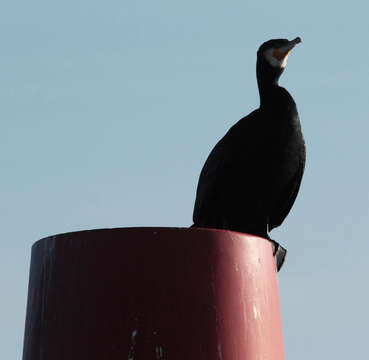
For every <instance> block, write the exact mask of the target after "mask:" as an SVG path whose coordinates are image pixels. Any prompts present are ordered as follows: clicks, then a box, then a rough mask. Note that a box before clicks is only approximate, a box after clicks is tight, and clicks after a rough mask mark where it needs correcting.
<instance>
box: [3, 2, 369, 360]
mask: <svg viewBox="0 0 369 360" xmlns="http://www.w3.org/2000/svg"><path fill="white" fill-rule="evenodd" d="M368 14H369V6H368V3H367V1H364V0H362V1H355V0H354V1H347V2H336V1H327V2H322V1H320V0H319V1H318V0H311V1H306V2H304V3H303V2H297V1H273V2H265V1H254V2H247V1H227V2H226V1H221V2H220V1H194V0H187V1H181V2H177V1H173V0H171V1H169V0H167V1H163V0H157V1H148V0H142V1H139V0H136V1H130V0H128V1H104V2H100V1H96V0H89V1H87V0H73V1H71V0H64V1H58V2H54V1H46V0H44V1H40V0H34V1H22V0H20V1H12V2H10V1H8V2H6V3H3V4H2V5H1V6H0V98H1V101H0V115H1V117H0V166H1V176H0V185H1V189H2V195H1V202H0V219H1V220H0V222H1V249H0V286H1V289H2V292H1V295H0V358H1V359H20V358H21V354H22V348H23V332H24V321H25V307H26V299H27V286H28V275H29V260H30V250H31V245H32V244H33V243H34V242H35V241H36V240H38V239H39V238H42V237H45V236H48V235H53V234H56V233H61V232H68V231H75V230H82V229H94V228H102V227H126V226H188V225H190V224H191V217H192V209H193V202H194V196H195V189H196V185H197V180H198V175H199V173H200V170H201V167H202V165H203V163H204V161H205V159H206V157H207V155H208V153H209V151H210V150H211V148H212V147H213V146H214V145H215V143H216V142H217V141H218V140H219V139H220V137H222V136H223V135H224V133H225V132H226V131H227V129H228V128H229V127H230V126H232V125H233V124H234V123H235V122H236V121H237V120H239V119H240V118H241V117H243V116H244V115H247V114H248V113H249V112H250V111H252V110H254V109H255V108H256V107H257V106H258V104H259V99H258V92H257V86H256V78H255V61H256V51H257V48H258V47H259V45H260V44H261V43H262V42H264V41H266V40H269V39H270V38H276V37H286V38H289V39H292V38H295V37H296V36H300V37H301V38H302V40H303V42H302V44H300V45H298V46H297V47H296V49H295V50H294V51H293V52H292V54H291V55H290V57H289V61H288V64H287V68H286V71H285V72H284V74H283V75H282V77H281V81H280V83H281V85H283V86H285V87H286V88H287V89H288V90H289V91H290V92H291V94H292V95H293V96H294V98H295V101H296V103H297V106H298V110H299V113H300V118H301V122H302V127H303V131H304V134H305V138H306V143H307V167H306V172H305V176H304V179H303V184H302V188H301V190H300V195H299V196H298V199H297V201H296V203H295V206H294V208H293V210H292V212H291V213H290V215H289V217H288V219H287V220H286V221H285V222H284V224H283V225H282V227H281V228H280V229H277V230H275V231H273V232H272V236H273V237H274V238H275V239H276V240H277V241H279V242H281V243H282V244H283V245H285V246H286V247H287V248H288V250H289V254H288V258H287V262H286V264H285V267H284V268H283V270H282V271H281V273H280V275H279V284H280V297H281V308H282V320H283V331H284V344H285V351H286V359H290V360H292V359H299V360H308V359H309V360H311V359H335V360H340V359H345V360H346V359H355V358H356V359H363V358H366V357H367V354H368V349H367V343H368V340H367V338H368V323H369V311H368V304H369V288H368V286H369V284H368V250H369V244H368V236H367V233H368V231H367V229H366V227H367V226H368V220H369V210H368V201H369V192H368V183H369V169H368V159H367V157H368V153H369V151H368V131H369V124H368V120H369V107H368V105H369V101H368V100H369V96H368V84H369V71H368V64H369V46H368V33H369V31H368V30H369V25H368V21H367V18H368Z"/></svg>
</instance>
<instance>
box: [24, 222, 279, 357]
mask: <svg viewBox="0 0 369 360" xmlns="http://www.w3.org/2000/svg"><path fill="white" fill-rule="evenodd" d="M41 359H46V360H61V359H68V360H74V359H89V360H94V359H99V360H100V359H104V360H105V359H109V360H116V359H117V360H118V359H119V360H121V359H127V360H151V359H155V360H156V359H158V360H159V359H166V360H173V359H175V360H216V359H219V360H257V359H268V360H269V359H270V360H282V359H284V355H283V342H282V329H281V318H280V309H279V298H278V287H277V273H276V269H275V265H274V259H273V255H272V246H271V244H270V243H269V242H268V241H265V240H264V239H261V238H257V237H254V236H248V235H244V234H241V233H237V232H232V231H222V230H209V229H193V228H191V229H182V228H121V229H104V230H93V231H83V232H75V233H68V234H62V235H57V236H53V237H49V238H46V239H42V240H40V241H38V242H36V243H35V244H34V246H33V248H32V258H31V271H30V283H29V294H28V306H27V318H26V329H25V339H24V352H23V360H41Z"/></svg>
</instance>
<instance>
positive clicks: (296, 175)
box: [193, 37, 305, 270]
mask: <svg viewBox="0 0 369 360" xmlns="http://www.w3.org/2000/svg"><path fill="white" fill-rule="evenodd" d="M300 42H301V39H300V38H299V37H297V38H296V39H294V40H292V41H289V40H287V39H274V40H269V41H267V42H265V43H263V44H262V45H261V46H260V48H259V50H258V52H257V64H256V75H257V83H258V87H259V94H260V106H259V108H258V109H256V110H254V111H253V112H251V113H250V114H249V115H248V116H246V117H244V118H242V119H241V120H239V121H238V122H237V123H236V124H235V125H233V126H232V127H231V128H230V129H229V131H228V132H227V133H226V134H225V136H224V137H223V138H222V139H221V140H220V141H219V142H218V143H217V144H216V146H215V147H214V149H213V150H212V151H211V153H210V155H209V157H208V158H207V160H206V162H205V165H204V167H203V169H202V171H201V174H200V178H199V183H198V187H197V193H196V201H195V208H194V212H193V221H194V225H193V226H194V227H205V228H217V229H226V230H234V231H239V232H244V233H248V234H253V235H257V236H261V237H264V238H266V239H268V240H270V241H271V242H272V243H273V244H274V255H275V256H276V263H277V269H278V270H279V269H280V268H281V266H282V265H283V262H284V258H285V255H286V250H285V249H284V248H283V247H281V246H280V245H279V244H278V243H277V242H275V241H274V240H272V239H270V237H269V231H270V230H272V229H273V228H275V227H277V226H279V225H281V224H282V222H283V220H284V219H285V217H286V216H287V215H288V213H289V211H290V209H291V207H292V205H293V203H294V201H295V199H296V196H297V193H298V191H299V188H300V183H301V179H302V175H303V173H304V167H305V142H304V138H303V135H302V132H301V126H300V120H299V116H298V112H297V108H296V104H295V101H294V100H293V98H292V96H291V95H290V94H289V92H288V91H287V90H286V89H284V88H283V87H281V86H279V85H278V80H279V77H280V76H281V74H282V72H283V70H284V68H285V66H286V63H287V58H288V55H289V53H290V51H291V50H292V49H293V48H294V46H295V45H296V44H298V43H300Z"/></svg>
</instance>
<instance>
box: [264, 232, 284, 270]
mask: <svg viewBox="0 0 369 360" xmlns="http://www.w3.org/2000/svg"><path fill="white" fill-rule="evenodd" d="M268 240H269V241H270V242H271V243H272V244H273V255H274V256H275V262H276V267H277V271H279V270H280V269H281V268H282V266H283V264H284V260H285V259H286V255H287V250H286V249H285V248H284V247H283V246H281V245H280V244H279V243H277V242H276V241H275V240H273V239H271V238H270V237H269V236H268Z"/></svg>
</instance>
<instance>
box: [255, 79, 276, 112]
mask: <svg viewBox="0 0 369 360" xmlns="http://www.w3.org/2000/svg"><path fill="white" fill-rule="evenodd" d="M258 87H259V95H260V107H262V106H267V105H268V104H273V103H275V101H276V97H277V95H278V93H279V92H280V91H281V89H282V88H281V87H280V86H279V85H278V81H276V82H274V83H265V82H260V81H259V82H258Z"/></svg>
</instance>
